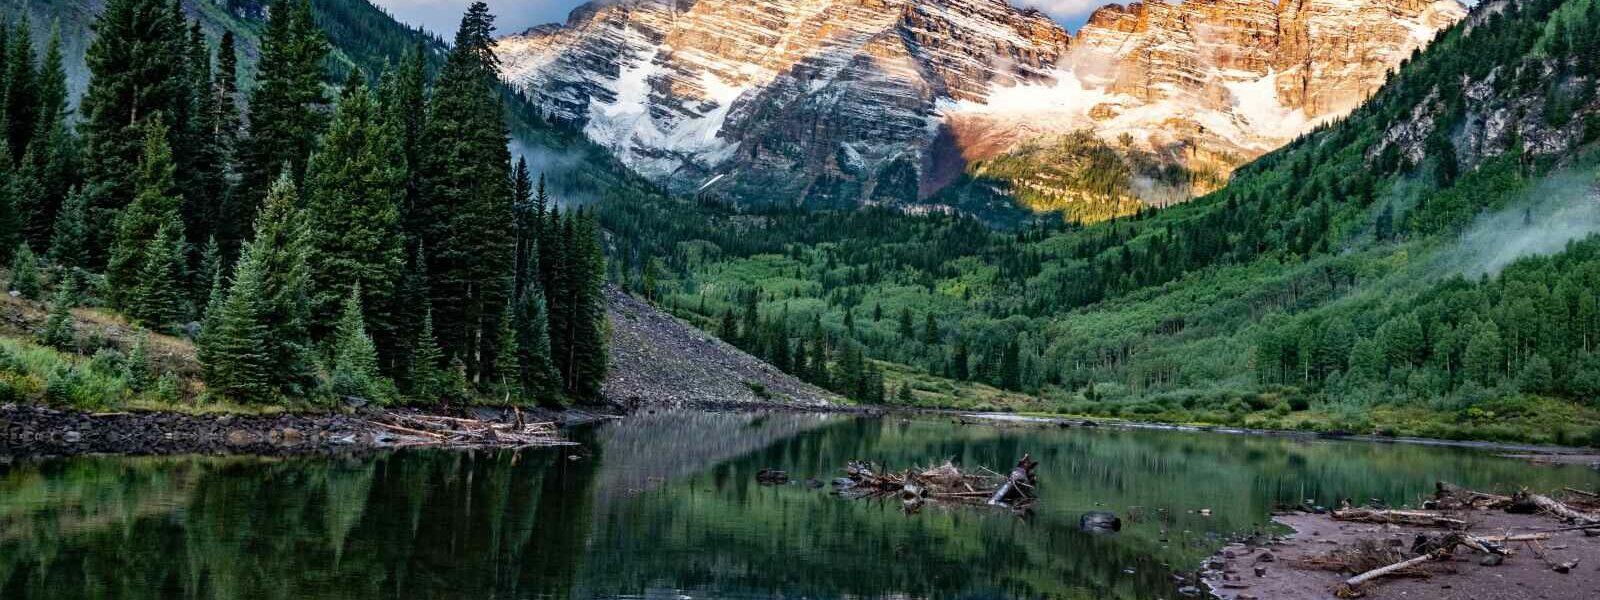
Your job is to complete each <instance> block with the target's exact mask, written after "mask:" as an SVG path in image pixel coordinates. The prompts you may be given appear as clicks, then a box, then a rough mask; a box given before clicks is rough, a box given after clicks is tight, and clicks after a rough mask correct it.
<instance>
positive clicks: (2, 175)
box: [0, 136, 28, 261]
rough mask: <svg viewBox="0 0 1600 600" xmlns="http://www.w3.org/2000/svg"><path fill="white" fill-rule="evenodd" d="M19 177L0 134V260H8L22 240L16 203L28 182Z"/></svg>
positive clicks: (3, 138) (3, 137)
mask: <svg viewBox="0 0 1600 600" xmlns="http://www.w3.org/2000/svg"><path fill="white" fill-rule="evenodd" d="M21 179H22V178H21V177H19V173H17V171H16V169H15V168H14V167H13V166H12V164H11V151H10V150H9V149H8V148H7V144H6V140H5V136H0V261H3V260H10V259H11V253H12V251H13V250H15V249H16V247H17V244H18V243H20V242H21V241H22V223H21V221H20V218H19V215H18V214H17V205H18V204H19V201H20V197H21V196H22V194H21V192H20V190H21V188H22V186H23V185H28V182H26V181H21Z"/></svg>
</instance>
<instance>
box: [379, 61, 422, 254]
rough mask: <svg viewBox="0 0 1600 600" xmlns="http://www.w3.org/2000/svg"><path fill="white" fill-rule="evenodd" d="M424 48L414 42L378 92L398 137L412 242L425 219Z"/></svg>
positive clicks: (419, 237) (418, 237) (406, 225)
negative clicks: (407, 53) (409, 52)
mask: <svg viewBox="0 0 1600 600" xmlns="http://www.w3.org/2000/svg"><path fill="white" fill-rule="evenodd" d="M427 88H428V47H427V44H426V43H425V42H418V43H417V47H416V50H414V51H413V52H412V53H411V54H410V55H408V56H407V57H406V58H405V60H404V61H402V62H401V63H400V65H399V67H398V68H397V69H395V70H393V71H390V72H388V73H385V76H384V80H383V89H382V94H381V97H382V103H383V111H384V114H385V115H386V117H387V118H388V120H389V124H390V126H392V127H394V129H395V131H396V132H398V135H399V136H400V145H401V148H402V149H403V150H402V151H403V152H404V153H405V165H404V166H405V170H406V202H405V205H404V207H403V208H404V211H405V227H406V232H407V233H409V234H410V235H411V239H413V240H421V239H424V235H425V233H426V229H427V227H426V220H425V219H426V217H425V216H424V214H423V212H422V210H421V208H422V206H423V201H422V186H423V181H422V174H423V172H422V169H423V166H422V162H423V161H422V157H423V155H424V153H425V152H426V148H424V144H423V141H422V140H423V136H424V135H426V134H427V131H426V129H427V115H428V92H427Z"/></svg>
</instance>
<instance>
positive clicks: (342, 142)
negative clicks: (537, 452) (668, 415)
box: [0, 0, 606, 407]
mask: <svg viewBox="0 0 1600 600" xmlns="http://www.w3.org/2000/svg"><path fill="white" fill-rule="evenodd" d="M314 5H315V6H316V9H315V10H314V8H313V7H314ZM344 5H360V6H359V7H356V6H344ZM206 6H209V7H212V8H215V6H213V5H209V4H207V5H206ZM230 8H231V9H233V12H231V13H230V15H232V16H238V15H240V14H247V13H248V11H246V10H244V9H247V8H251V7H241V6H231V7H230ZM256 8H259V7H256ZM240 11H244V12H240ZM187 14H188V13H186V9H185V3H184V2H182V1H180V0H110V1H108V2H107V3H106V5H105V7H104V9H103V11H102V12H101V13H100V14H99V16H98V18H97V20H96V21H95V23H94V25H93V30H94V31H95V33H96V35H95V37H94V39H93V41H92V42H91V43H90V44H89V45H88V47H87V50H86V60H85V62H86V64H87V69H88V71H89V73H90V76H91V78H90V80H89V82H88V85H87V90H86V92H85V93H84V95H83V97H82V98H81V101H80V102H79V103H78V105H77V107H76V110H75V111H74V110H73V109H72V108H71V107H70V106H69V102H68V84H67V80H66V75H65V68H64V66H63V65H64V64H65V62H66V60H67V59H66V57H65V56H64V54H63V51H62V48H63V44H62V41H61V40H62V38H61V35H60V33H59V31H60V30H59V27H56V29H55V31H56V33H55V34H54V35H52V36H51V38H50V39H51V41H50V42H49V44H48V45H47V46H46V48H45V50H44V51H43V52H42V53H40V52H37V51H36V49H35V47H34V42H33V40H34V39H35V36H34V35H33V33H32V28H33V27H34V25H33V24H32V23H30V22H29V21H28V19H27V18H26V16H22V17H20V18H18V20H17V21H15V22H10V21H8V22H6V23H5V24H4V25H3V26H0V39H3V40H5V43H4V44H0V46H3V53H0V64H3V65H4V77H3V78H0V98H3V109H4V110H3V111H0V125H3V126H0V131H3V132H4V135H3V136H0V165H3V169H0V261H4V263H5V264H9V265H10V266H11V268H10V277H9V281H10V289H11V290H12V291H13V295H14V297H15V298H14V300H13V303H14V304H18V306H17V310H19V311H21V312H22V313H23V314H24V315H26V314H27V313H28V312H29V311H30V310H33V308H34V307H35V306H36V305H37V306H40V307H42V306H44V305H43V304H36V303H43V302H48V314H47V315H43V316H42V318H41V319H40V320H41V321H42V323H41V324H40V325H39V327H37V328H36V329H37V330H36V331H27V332H18V333H23V334H27V335H29V336H31V338H32V339H31V340H30V339H23V338H24V336H23V335H12V336H11V337H12V338H13V339H8V340H5V343H4V344H0V384H3V385H0V394H3V395H4V396H6V397H8V398H15V397H41V398H43V399H45V400H46V401H49V402H53V403H61V404H69V405H75V406H79V407H93V406H108V405H118V404H120V403H123V402H128V401H141V402H150V403H154V404H156V405H158V406H159V405H176V404H178V403H179V401H180V400H182V401H185V402H186V403H187V402H189V401H192V400H194V398H192V397H191V396H193V395H196V394H200V395H202V396H203V397H202V398H201V400H203V401H207V402H215V403H238V404H243V405H249V406H262V405H285V404H287V405H294V406H312V405H318V404H327V403H330V402H333V401H337V400H340V399H349V398H357V397H358V398H362V399H365V400H367V401H376V402H413V403H422V404H436V403H445V404H452V405H459V404H465V403H476V402H494V403H516V404H531V403H547V404H557V403H560V402H562V401H563V400H564V399H568V398H571V399H576V400H579V401H597V400H598V397H599V385H600V382H601V381H602V380H603V379H604V374H605V368H606V348H605V325H604V319H605V316H604V307H603V298H602V294H601V286H602V285H603V283H604V273H605V270H606V267H605V257H604V255H603V251H602V247H601V244H600V235H599V230H598V224H597V222H596V221H595V219H594V218H593V216H592V215H591V214H589V213H586V212H583V211H566V212H563V211H562V210H560V209H559V208H557V207H555V206H554V205H553V204H552V203H550V202H549V199H548V196H547V195H546V193H545V190H544V188H543V184H542V181H541V182H540V183H538V184H536V183H535V177H534V175H533V174H532V173H531V172H530V170H529V169H528V168H527V165H526V164H525V163H516V164H514V163H513V161H512V155H511V153H510V150H509V148H508V145H509V141H510V139H511V132H510V130H509V126H508V125H507V122H508V119H507V117H508V112H511V111H513V110H514V109H516V106H515V105H516V104H517V100H518V99H517V98H516V97H515V96H511V95H508V94H507V92H506V91H505V89H504V86H503V85H502V84H501V82H500V81H499V78H498V61H497V59H496V58H495V56H494V53H493V50H492V43H493V37H492V33H493V27H494V25H493V23H494V17H493V16H492V15H490V14H489V12H488V10H487V8H486V6H485V5H484V4H483V3H481V2H479V3H475V4H474V5H473V6H472V8H471V9H469V11H468V12H467V14H466V15H465V16H464V17H463V19H462V25H461V29H460V31H459V32H458V33H457V35H456V39H455V42H454V44H452V46H451V48H450V50H449V52H448V54H447V55H446V56H444V57H443V58H442V60H441V59H437V58H436V55H437V54H438V52H437V50H438V44H437V43H436V42H430V41H427V40H413V41H411V42H409V43H402V41H401V40H402V38H403V37H404V35H405V34H406V33H407V32H410V33H415V32H411V31H410V30H404V29H403V28H398V25H396V24H395V23H394V22H393V21H392V20H391V19H386V18H383V19H380V18H378V17H384V15H383V13H381V12H380V11H378V10H377V9H375V8H373V7H372V6H371V5H369V4H367V3H364V2H362V3H337V2H311V1H310V0H277V1H275V2H273V3H272V4H271V6H270V14H271V15H272V17H271V19H270V20H268V21H267V23H266V25H265V27H264V28H263V29H262V30H261V31H260V32H259V38H258V40H256V44H255V47H256V48H257V49H258V53H259V56H258V57H257V60H256V61H254V63H253V64H254V67H255V68H254V73H253V75H252V76H250V77H244V76H243V75H242V73H241V69H240V65H241V61H240V60H239V58H240V56H239V54H240V53H239V50H238V44H237V43H236V37H235V35H234V33H233V30H231V29H228V30H225V31H224V32H223V33H222V34H221V35H220V37H218V38H216V39H212V38H211V37H210V36H209V35H208V34H207V33H206V28H205V27H203V26H202V23H201V21H200V20H194V21H191V20H189V19H188V17H187ZM328 23H334V24H337V26H334V27H327V26H326V24H328ZM330 39H333V40H338V41H339V43H340V45H339V46H337V48H342V49H340V50H335V48H336V46H334V45H332V44H331V43H330ZM350 49H357V50H350ZM352 52H355V53H356V54H354V55H352V54H351V53H352ZM374 63H377V64H378V69H377V70H370V67H364V65H372V64H374ZM40 312H42V311H40ZM124 320H125V322H126V323H129V324H132V325H133V326H134V332H133V333H131V334H126V333H124V334H122V335H117V334H115V333H114V332H115V331H117V330H118V328H117V327H110V328H108V327H104V325H105V324H106V323H108V322H109V323H112V324H114V325H115V324H120V323H122V322H124ZM79 321H84V322H83V323H79ZM79 325H83V327H79ZM107 332H113V333H109V334H108V333H107ZM191 343H192V350H188V351H187V352H190V353H192V354H193V356H194V357H195V358H197V359H198V364H199V373H196V374H198V375H199V376H200V377H199V379H200V380H202V381H203V386H202V385H199V384H198V383H195V382H192V381H185V375H190V374H189V373H184V372H183V371H184V367H183V366H182V365H183V361H182V360H171V357H172V355H173V354H178V355H183V354H184V353H185V352H186V351H185V348H186V347H189V346H190V344H191ZM174 348H176V350H175V351H174V350H173V349H174ZM158 349H164V350H166V352H157V350H158ZM158 353H160V354H163V355H164V356H165V357H166V358H167V359H168V360H162V357H158V356H156V354H158ZM175 363H176V364H177V365H178V366H173V365H174V364H175Z"/></svg>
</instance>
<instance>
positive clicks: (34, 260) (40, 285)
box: [11, 243, 44, 300]
mask: <svg viewBox="0 0 1600 600" xmlns="http://www.w3.org/2000/svg"><path fill="white" fill-rule="evenodd" d="M11 291H13V292H16V293H17V295H18V296H21V297H23V298H27V299H29V300H38V299H39V297H40V295H41V294H43V293H44V281H43V278H41V277H40V274H39V259H38V257H36V256H34V254H33V251H32V250H29V249H28V244H26V243H23V244H20V245H18V246H17V251H16V253H15V254H14V256H13V257H12V259H11Z"/></svg>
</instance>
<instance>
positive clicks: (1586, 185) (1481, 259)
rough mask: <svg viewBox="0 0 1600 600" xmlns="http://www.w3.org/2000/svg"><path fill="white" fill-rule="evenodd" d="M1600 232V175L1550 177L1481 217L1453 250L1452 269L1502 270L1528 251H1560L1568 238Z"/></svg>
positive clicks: (1474, 273)
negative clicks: (1520, 197)
mask: <svg viewBox="0 0 1600 600" xmlns="http://www.w3.org/2000/svg"><path fill="white" fill-rule="evenodd" d="M1595 233H1600V179H1597V178H1596V173H1595V172H1592V171H1590V172H1579V173H1562V174H1557V175H1553V176H1551V177H1548V178H1546V179H1545V180H1544V181H1543V182H1541V183H1540V184H1539V185H1537V186H1535V187H1534V189H1533V190H1531V191H1530V192H1529V193H1528V194H1527V196H1526V197H1525V198H1524V199H1523V200H1522V201H1520V202H1516V203H1513V204H1512V205H1511V206H1509V207H1507V208H1505V209H1503V210H1499V211H1496V212H1493V213H1489V214H1486V215H1483V216H1480V217H1478V219H1477V221H1476V222H1474V223H1473V225H1472V227H1470V228H1469V229H1468V230H1467V231H1466V233H1464V234H1462V236H1461V239H1460V240H1459V241H1458V242H1457V247H1458V249H1457V250H1455V251H1453V252H1451V253H1450V255H1451V256H1449V257H1447V258H1446V260H1447V261H1449V264H1450V266H1451V267H1452V270H1453V271H1455V272H1459V273H1462V274H1465V275H1467V276H1469V277H1477V276H1480V275H1485V274H1487V275H1496V274H1498V273H1499V272H1500V270H1501V269H1504V268H1505V267H1506V265H1509V264H1511V263H1512V262H1514V261H1516V260H1517V259H1519V258H1522V257H1525V256H1535V255H1545V254H1554V253H1557V252H1560V251H1561V250H1563V249H1564V248H1566V245H1567V242H1570V241H1573V240H1578V239H1582V238H1585V237H1588V236H1589V235H1591V234H1595Z"/></svg>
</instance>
